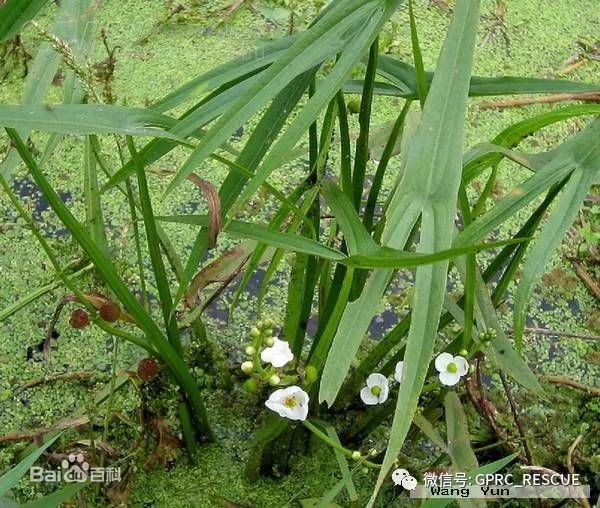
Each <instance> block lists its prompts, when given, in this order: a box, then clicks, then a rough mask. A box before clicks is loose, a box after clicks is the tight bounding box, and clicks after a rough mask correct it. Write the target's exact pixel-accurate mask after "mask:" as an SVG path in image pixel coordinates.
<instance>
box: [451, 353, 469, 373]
mask: <svg viewBox="0 0 600 508" xmlns="http://www.w3.org/2000/svg"><path fill="white" fill-rule="evenodd" d="M454 363H455V364H456V368H457V369H458V374H459V375H460V376H464V375H465V374H466V373H467V372H469V362H467V360H465V358H463V357H462V356H455V357H454Z"/></svg>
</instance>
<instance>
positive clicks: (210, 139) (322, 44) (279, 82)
mask: <svg viewBox="0 0 600 508" xmlns="http://www.w3.org/2000/svg"><path fill="white" fill-rule="evenodd" d="M362 3H363V2H362V1H361V0H346V1H344V2H340V3H339V4H336V5H335V6H334V7H333V8H332V9H331V10H330V11H329V12H328V14H327V15H325V16H323V17H322V18H321V19H320V20H319V21H318V22H317V23H315V25H314V26H313V27H312V28H311V30H307V31H306V32H303V33H302V34H301V35H300V36H299V38H298V39H297V40H296V41H295V42H294V44H292V45H291V46H290V47H289V48H288V49H287V50H285V51H284V52H283V54H282V55H281V57H280V58H278V59H277V61H275V62H274V63H273V64H272V65H271V66H270V67H269V68H268V69H267V70H265V72H263V73H262V74H261V76H260V79H258V80H257V82H256V83H255V84H254V86H252V87H251V88H250V90H248V92H246V93H245V94H243V95H242V96H241V97H240V98H239V99H238V100H237V101H236V102H234V103H233V104H232V105H231V107H230V108H229V110H228V111H226V112H225V113H224V114H223V116H221V118H220V119H219V120H218V121H217V122H216V123H215V125H214V126H213V127H212V128H211V129H210V130H209V131H208V132H207V134H206V136H205V138H204V139H203V140H202V142H201V144H200V145H199V146H198V147H197V148H196V150H195V151H194V152H193V154H192V155H191V156H190V157H189V158H188V160H187V161H186V162H185V163H184V164H183V166H182V167H181V168H180V169H179V171H178V173H177V174H176V176H175V177H174V179H173V180H172V182H171V183H170V185H169V188H168V190H167V192H170V191H172V190H173V189H174V188H175V187H176V186H177V185H179V184H180V183H182V182H183V180H185V178H187V176H188V175H189V174H190V173H191V172H192V171H193V170H194V169H195V168H196V167H197V166H198V165H200V164H201V163H202V162H203V161H204V160H205V159H206V158H207V157H208V156H209V155H210V154H211V153H212V152H214V151H215V150H216V149H217V148H219V146H220V145H221V144H222V143H223V142H225V141H226V140H227V139H228V138H229V136H230V135H231V133H232V132H233V131H234V130H235V129H237V128H238V127H239V126H240V125H243V124H244V123H245V122H246V121H247V120H249V119H250V118H251V117H252V116H253V115H254V114H256V113H257V112H258V111H259V110H260V108H262V107H263V106H264V105H265V104H266V103H267V102H268V101H269V100H271V99H272V98H273V97H275V96H276V95H277V94H278V93H279V92H281V90H283V89H284V88H285V87H286V86H287V85H288V83H290V82H291V81H292V80H293V79H294V78H295V77H297V76H299V75H300V74H302V73H304V72H306V71H308V70H309V69H311V68H313V67H314V66H315V65H318V64H319V63H320V62H322V61H323V60H324V59H326V58H327V57H328V56H330V55H332V54H335V52H337V51H336V50H340V49H342V48H343V47H344V44H345V43H346V42H347V41H346V38H347V37H348V31H349V30H350V29H351V28H352V27H353V26H354V25H355V24H356V23H357V21H358V20H359V19H362V18H364V17H366V16H369V14H370V13H371V12H373V10H374V9H375V7H376V6H377V2H374V1H371V2H367V3H366V4H364V5H361V4H362ZM355 58H357V57H356V56H355ZM311 123H312V122H311ZM288 132H289V131H288Z"/></svg>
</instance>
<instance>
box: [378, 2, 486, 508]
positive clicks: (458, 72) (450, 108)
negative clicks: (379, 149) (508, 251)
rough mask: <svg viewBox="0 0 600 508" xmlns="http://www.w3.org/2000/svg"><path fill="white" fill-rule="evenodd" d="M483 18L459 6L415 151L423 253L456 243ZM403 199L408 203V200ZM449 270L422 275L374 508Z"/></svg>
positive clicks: (470, 6)
mask: <svg viewBox="0 0 600 508" xmlns="http://www.w3.org/2000/svg"><path fill="white" fill-rule="evenodd" d="M478 19H479V2H478V1H474V0H461V1H459V2H457V4H456V8H455V11H454V16H453V19H452V23H451V25H450V28H449V30H448V35H447V37H446V41H445V42H444V47H443V48H442V53H441V56H440V60H439V63H438V67H437V72H436V76H435V78H434V79H433V81H432V83H431V88H430V91H429V95H428V97H427V101H426V103H425V108H424V110H423V119H422V122H421V125H420V126H419V130H418V131H417V134H416V136H415V140H414V141H413V145H412V147H411V150H410V151H409V153H408V159H407V164H406V170H405V175H404V177H403V179H402V181H401V183H400V187H399V191H398V196H401V194H402V193H403V192H407V193H409V194H410V193H411V191H412V192H416V193H417V195H419V193H423V192H424V193H425V195H424V196H423V198H424V206H423V208H422V226H421V241H420V244H419V250H420V251H423V250H425V251H434V252H436V251H439V250H443V249H446V248H448V247H450V245H451V244H452V229H453V224H454V217H455V213H456V201H457V196H458V190H459V186H460V181H461V173H462V144H463V129H464V122H465V116H466V107H467V96H468V91H469V78H470V75H471V68H472V63H473V50H474V47H475V35H476V31H477V22H478ZM421 195H423V194H421ZM399 199H400V200H402V197H400V198H399ZM402 240H405V238H402ZM447 270H448V263H447V262H442V263H439V264H435V265H431V266H427V267H421V268H419V269H418V270H417V275H416V282H415V294H414V300H413V316H412V320H411V326H410V331H409V335H408V339H407V345H406V353H405V358H407V359H410V360H409V361H408V362H407V363H406V364H405V365H406V370H405V372H404V378H403V382H402V383H401V384H400V389H399V393H398V402H397V405H396V411H395V413H394V420H393V423H392V430H391V434H390V441H389V443H388V448H387V450H386V454H385V458H384V461H383V464H382V468H381V471H380V474H379V478H378V480H377V485H376V488H375V492H374V493H373V496H372V497H371V500H370V501H369V506H372V505H373V503H374V502H375V498H376V496H377V493H378V491H379V488H380V487H381V485H382V483H383V481H384V480H385V479H386V477H387V474H388V473H389V470H390V468H391V467H392V464H393V463H394V461H395V460H396V457H397V455H398V453H399V451H400V449H401V447H402V444H403V443H404V439H405V438H406V435H407V433H408V430H409V429H410V425H411V422H412V416H413V415H414V413H415V411H416V409H417V405H418V401H419V395H420V392H421V389H422V386H423V383H424V381H425V376H426V375H427V367H428V365H429V362H430V360H431V356H432V352H433V347H434V341H435V337H436V335H437V325H438V322H439V319H440V314H441V311H442V305H443V301H444V295H445V293H446V276H447Z"/></svg>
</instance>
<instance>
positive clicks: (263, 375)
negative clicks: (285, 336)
mask: <svg viewBox="0 0 600 508" xmlns="http://www.w3.org/2000/svg"><path fill="white" fill-rule="evenodd" d="M274 327H275V322H274V321H273V320H272V319H264V320H262V321H259V322H258V323H257V325H256V326H254V327H253V328H252V329H251V330H250V338H251V343H250V344H248V345H247V346H246V348H245V350H244V352H245V354H246V356H248V357H249V359H248V360H246V361H245V362H243V363H242V366H241V369H242V371H243V372H244V374H247V375H248V376H249V379H248V380H246V382H245V383H244V388H245V389H246V390H247V391H249V392H255V391H256V390H257V388H258V384H259V383H260V382H266V383H268V384H270V385H271V386H279V385H280V384H285V385H289V384H291V383H293V382H294V381H295V380H296V379H297V376H294V375H291V376H290V375H284V374H283V373H282V371H281V369H283V367H285V366H286V365H288V364H290V362H292V360H293V359H294V354H293V353H292V350H291V348H290V345H289V343H288V342H286V341H284V340H281V339H279V338H278V337H276V336H274V335H273V333H274V332H273V329H274ZM264 364H266V365H264Z"/></svg>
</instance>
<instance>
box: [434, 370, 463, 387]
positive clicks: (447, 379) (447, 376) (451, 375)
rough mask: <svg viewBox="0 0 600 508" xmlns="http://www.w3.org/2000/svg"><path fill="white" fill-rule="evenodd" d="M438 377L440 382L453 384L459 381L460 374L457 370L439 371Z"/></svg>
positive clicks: (447, 384) (448, 384)
mask: <svg viewBox="0 0 600 508" xmlns="http://www.w3.org/2000/svg"><path fill="white" fill-rule="evenodd" d="M439 377H440V382H441V383H442V384H443V385H446V386H454V385H455V384H456V383H458V382H459V381H460V375H459V374H458V372H448V371H446V372H440V373H439Z"/></svg>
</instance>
